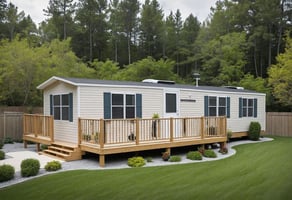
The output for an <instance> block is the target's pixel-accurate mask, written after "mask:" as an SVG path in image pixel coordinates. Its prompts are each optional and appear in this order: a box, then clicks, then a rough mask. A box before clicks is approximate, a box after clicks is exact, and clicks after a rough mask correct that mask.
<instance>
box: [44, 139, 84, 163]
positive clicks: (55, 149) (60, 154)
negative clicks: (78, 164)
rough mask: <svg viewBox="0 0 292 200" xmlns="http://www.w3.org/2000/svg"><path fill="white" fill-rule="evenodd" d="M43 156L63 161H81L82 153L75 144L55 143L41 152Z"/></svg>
mask: <svg viewBox="0 0 292 200" xmlns="http://www.w3.org/2000/svg"><path fill="white" fill-rule="evenodd" d="M43 154H45V155H48V156H52V157H56V158H60V159H62V160H65V161H73V160H80V159H82V152H81V150H80V148H79V147H78V146H76V145H75V144H70V143H64V142H55V143H53V144H52V145H50V146H48V149H46V150H44V151H43Z"/></svg>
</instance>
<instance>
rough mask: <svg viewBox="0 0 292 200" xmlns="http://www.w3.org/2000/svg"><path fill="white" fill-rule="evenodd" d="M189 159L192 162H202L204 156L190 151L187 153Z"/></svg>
mask: <svg viewBox="0 0 292 200" xmlns="http://www.w3.org/2000/svg"><path fill="white" fill-rule="evenodd" d="M187 159H190V160H202V159H203V157H202V154H201V153H200V152H199V151H189V152H188V153H187Z"/></svg>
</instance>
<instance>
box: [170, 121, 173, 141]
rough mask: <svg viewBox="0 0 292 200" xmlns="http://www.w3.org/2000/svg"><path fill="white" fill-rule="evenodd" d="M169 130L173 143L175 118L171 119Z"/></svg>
mask: <svg viewBox="0 0 292 200" xmlns="http://www.w3.org/2000/svg"><path fill="white" fill-rule="evenodd" d="M169 126H170V127H169V129H170V142H173V118H172V117H171V118H170V121H169Z"/></svg>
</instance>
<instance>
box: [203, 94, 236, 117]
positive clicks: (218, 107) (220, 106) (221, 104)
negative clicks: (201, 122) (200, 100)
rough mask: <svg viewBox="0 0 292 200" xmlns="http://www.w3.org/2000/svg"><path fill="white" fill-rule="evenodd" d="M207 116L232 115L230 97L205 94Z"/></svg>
mask: <svg viewBox="0 0 292 200" xmlns="http://www.w3.org/2000/svg"><path fill="white" fill-rule="evenodd" d="M205 116H227V117H228V118H229V117H230V97H217V96H205Z"/></svg>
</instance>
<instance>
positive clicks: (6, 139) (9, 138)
mask: <svg viewBox="0 0 292 200" xmlns="http://www.w3.org/2000/svg"><path fill="white" fill-rule="evenodd" d="M13 143H14V142H13V139H12V138H11V137H6V138H5V139H4V144H13Z"/></svg>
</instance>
